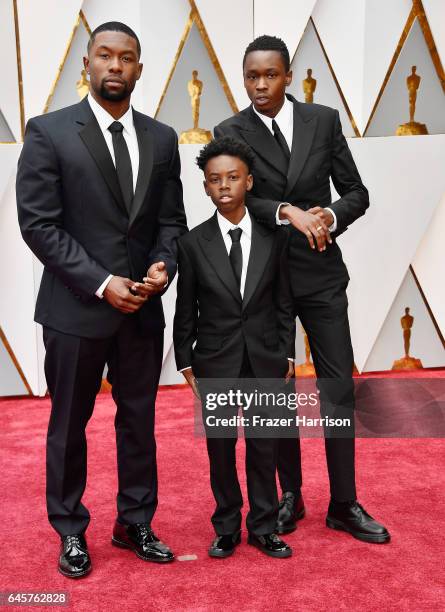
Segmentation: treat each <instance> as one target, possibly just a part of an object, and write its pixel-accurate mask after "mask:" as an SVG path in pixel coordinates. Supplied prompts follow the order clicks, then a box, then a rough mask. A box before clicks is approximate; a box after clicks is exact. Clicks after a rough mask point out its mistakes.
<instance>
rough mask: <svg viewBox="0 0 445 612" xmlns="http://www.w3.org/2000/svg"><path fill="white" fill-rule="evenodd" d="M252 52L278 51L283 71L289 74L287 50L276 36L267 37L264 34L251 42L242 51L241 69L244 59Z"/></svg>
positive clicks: (282, 41) (284, 44)
mask: <svg viewBox="0 0 445 612" xmlns="http://www.w3.org/2000/svg"><path fill="white" fill-rule="evenodd" d="M253 51H278V53H280V55H281V58H282V60H283V64H284V69H285V71H286V72H289V69H290V57H289V49H288V48H287V46H286V43H285V42H284V40H281V38H278V36H268V35H267V34H264V35H263V36H258V37H257V38H255V40H253V41H252V42H251V43H250V44H249V45H248V47H247V48H246V50H245V51H244V57H243V68H244V64H245V63H246V57H247V56H248V55H249V53H252V52H253Z"/></svg>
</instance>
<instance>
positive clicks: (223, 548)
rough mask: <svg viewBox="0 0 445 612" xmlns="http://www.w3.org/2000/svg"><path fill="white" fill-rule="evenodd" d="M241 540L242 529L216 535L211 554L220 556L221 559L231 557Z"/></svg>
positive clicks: (210, 549)
mask: <svg viewBox="0 0 445 612" xmlns="http://www.w3.org/2000/svg"><path fill="white" fill-rule="evenodd" d="M240 542H241V531H236V532H235V533H230V534H228V535H220V536H216V538H215V539H214V540H213V542H212V545H211V546H210V548H209V556H210V557H218V558H220V559H224V558H225V557H230V555H232V554H233V551H234V550H235V548H236V547H237V546H238V544H239V543H240Z"/></svg>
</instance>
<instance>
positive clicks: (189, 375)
mask: <svg viewBox="0 0 445 612" xmlns="http://www.w3.org/2000/svg"><path fill="white" fill-rule="evenodd" d="M182 373H183V374H184V378H185V380H186V381H187V382H188V384H189V385H190V386H191V388H192V391H193V393H194V394H195V397H196V398H197V399H199V400H201V396H200V395H199V391H198V385H197V383H196V378H195V375H194V374H193V370H192V368H187V369H186V370H183V371H182Z"/></svg>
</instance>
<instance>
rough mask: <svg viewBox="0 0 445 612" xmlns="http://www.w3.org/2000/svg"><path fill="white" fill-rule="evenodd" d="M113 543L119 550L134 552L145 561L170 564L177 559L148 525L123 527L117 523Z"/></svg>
mask: <svg viewBox="0 0 445 612" xmlns="http://www.w3.org/2000/svg"><path fill="white" fill-rule="evenodd" d="M111 543H112V544H113V546H117V547H118V548H128V549H129V550H132V551H133V552H135V553H136V555H137V556H138V557H139V559H143V560H144V561H153V562H154V563H169V562H170V561H173V559H174V558H175V556H174V554H173V553H172V551H171V550H170V548H169V547H168V546H167V545H166V544H164V543H163V542H161V541H160V540H159V538H157V537H156V536H155V534H154V533H153V530H152V528H151V527H150V525H149V524H148V523H136V524H135V525H122V524H121V523H118V522H117V521H116V523H115V524H114V529H113V537H112V538H111Z"/></svg>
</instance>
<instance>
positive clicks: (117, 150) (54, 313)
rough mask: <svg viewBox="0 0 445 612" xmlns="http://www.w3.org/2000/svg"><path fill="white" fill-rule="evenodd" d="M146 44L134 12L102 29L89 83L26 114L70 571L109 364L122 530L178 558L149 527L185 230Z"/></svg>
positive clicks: (55, 496)
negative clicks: (134, 97)
mask: <svg viewBox="0 0 445 612" xmlns="http://www.w3.org/2000/svg"><path fill="white" fill-rule="evenodd" d="M139 58H140V44H139V40H138V38H137V36H136V34H135V33H134V32H133V31H132V30H131V29H130V28H128V27H127V26H126V25H124V24H122V23H119V22H109V23H106V24H103V25H102V26H99V27H98V28H97V29H96V30H95V31H94V32H93V33H92V35H91V38H90V41H89V44H88V56H87V57H85V58H84V64H85V68H86V71H87V73H88V74H89V77H90V94H89V95H88V97H87V98H85V99H84V100H83V101H82V102H80V103H79V104H75V105H74V106H70V107H68V108H64V109H62V110H59V111H57V112H54V113H49V114H47V115H43V116H40V117H36V118H34V119H31V120H30V121H29V122H28V125H27V130H26V135H25V142H24V146H23V151H22V154H21V156H20V160H19V164H18V174H17V205H18V214H19V222H20V228H21V231H22V235H23V238H24V239H25V241H26V242H27V244H28V245H29V247H30V248H31V250H32V251H33V252H34V253H35V255H36V256H37V257H38V258H39V259H40V261H42V263H43V264H44V272H43V277H42V282H41V285H40V291H39V295H38V298H37V305H36V313H35V320H36V321H37V322H38V323H41V324H42V325H43V337H44V342H45V347H46V358H45V373H46V378H47V382H48V389H49V392H50V395H51V399H52V410H51V417H50V422H49V428H48V438H47V508H48V516H49V520H50V523H51V525H52V526H53V527H54V529H55V530H56V531H57V532H58V533H59V534H60V536H61V539H62V550H61V555H60V559H59V571H61V573H62V574H64V575H65V576H68V577H74V578H77V577H79V576H84V575H86V574H87V573H88V572H89V571H90V569H91V561H90V557H89V553H88V548H87V544H86V540H85V535H84V534H85V531H86V529H87V527H88V523H89V520H90V516H89V512H88V510H87V508H86V507H85V506H84V505H83V504H82V495H83V492H84V489H85V484H86V475H87V471H86V470H87V446H86V437H85V427H86V425H87V423H88V420H89V419H90V417H91V414H92V412H93V408H94V402H95V397H96V394H97V393H98V391H99V389H100V386H101V380H102V373H103V371H104V366H105V364H106V363H107V364H108V369H109V380H110V382H111V384H112V392H113V398H114V401H115V402H116V405H117V412H116V418H115V428H116V442H117V458H118V476H119V490H118V495H117V511H118V515H117V521H116V524H115V527H114V531H113V538H112V542H113V543H114V544H115V545H116V546H120V547H124V548H129V549H132V550H134V551H135V552H136V554H137V555H138V556H139V557H140V558H142V559H145V560H147V561H156V562H166V561H171V560H172V559H173V558H174V557H173V554H172V553H171V551H170V550H169V549H168V547H167V546H165V545H164V544H162V543H161V542H160V541H159V540H158V538H157V537H156V536H155V534H154V533H153V531H152V530H151V527H150V523H151V520H152V517H153V515H154V512H155V509H156V505H157V475H156V444H155V438H154V408H155V399H156V392H157V386H158V381H159V375H160V371H161V365H162V351H163V328H164V316H163V311H162V303H161V293H162V292H163V290H164V289H165V287H166V286H167V284H168V283H169V282H171V281H172V279H173V277H174V275H175V272H176V252H177V251H176V249H177V247H176V240H177V238H178V237H179V236H180V235H181V234H183V233H184V232H185V231H187V226H186V218H185V213H184V206H183V202H182V185H181V181H180V176H179V175H180V160H179V154H178V147H177V137H176V134H175V132H174V131H173V129H171V128H169V127H167V126H165V125H162V124H161V123H158V122H157V121H154V120H153V119H151V118H150V117H147V116H145V115H142V114H141V113H139V112H136V111H134V110H133V109H132V108H131V107H130V96H131V92H132V91H133V89H134V86H135V84H136V81H137V80H138V79H139V77H140V75H141V71H142V64H141V63H140V62H139Z"/></svg>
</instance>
